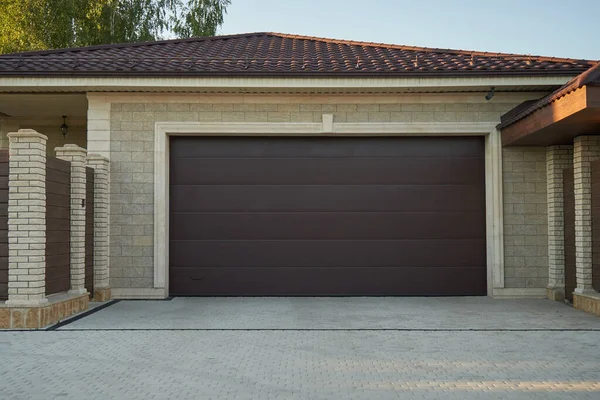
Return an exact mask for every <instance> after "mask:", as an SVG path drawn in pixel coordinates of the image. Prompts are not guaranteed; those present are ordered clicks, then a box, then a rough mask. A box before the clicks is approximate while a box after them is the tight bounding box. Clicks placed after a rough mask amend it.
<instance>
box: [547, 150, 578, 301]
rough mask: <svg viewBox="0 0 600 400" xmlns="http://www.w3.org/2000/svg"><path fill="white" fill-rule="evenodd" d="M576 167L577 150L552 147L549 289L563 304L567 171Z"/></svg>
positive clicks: (549, 157)
mask: <svg viewBox="0 0 600 400" xmlns="http://www.w3.org/2000/svg"><path fill="white" fill-rule="evenodd" d="M572 167H573V146H570V145H565V146H548V148H547V149H546V174H547V182H548V289H550V291H552V293H550V292H549V295H550V294H551V298H552V299H554V300H559V301H562V300H564V298H565V236H564V234H565V229H564V225H565V224H564V222H565V221H564V204H563V170H564V169H565V168H572Z"/></svg>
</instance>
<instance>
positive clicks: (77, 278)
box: [54, 144, 87, 294]
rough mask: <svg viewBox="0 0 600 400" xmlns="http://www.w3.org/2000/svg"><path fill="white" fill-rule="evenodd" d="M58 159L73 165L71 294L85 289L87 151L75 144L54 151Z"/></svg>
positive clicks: (82, 291) (81, 292) (83, 291)
mask: <svg viewBox="0 0 600 400" xmlns="http://www.w3.org/2000/svg"><path fill="white" fill-rule="evenodd" d="M54 151H55V152H56V158H60V159H61V160H65V161H69V162H70V163H71V290H70V292H71V293H74V294H83V293H86V289H85V184H86V176H85V167H86V156H87V150H86V149H84V148H81V147H79V146H77V145H74V144H66V145H64V147H57V148H56V149H54Z"/></svg>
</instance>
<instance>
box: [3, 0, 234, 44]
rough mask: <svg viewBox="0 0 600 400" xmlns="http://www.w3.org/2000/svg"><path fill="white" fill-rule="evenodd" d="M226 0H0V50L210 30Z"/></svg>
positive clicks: (187, 34)
mask: <svg viewBox="0 0 600 400" xmlns="http://www.w3.org/2000/svg"><path fill="white" fill-rule="evenodd" d="M230 3H231V0H0V53H13V52H18V51H27V50H44V49H57V48H65V47H78V46H91V45H98V44H110V43H130V42H140V41H148V40H160V39H164V38H165V37H172V36H173V35H176V36H177V37H183V38H185V37H195V36H209V35H214V34H215V33H216V31H217V28H218V27H219V26H221V25H222V24H223V16H224V15H225V14H226V12H227V6H229V4H230Z"/></svg>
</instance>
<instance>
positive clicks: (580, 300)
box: [573, 292, 600, 317]
mask: <svg viewBox="0 0 600 400" xmlns="http://www.w3.org/2000/svg"><path fill="white" fill-rule="evenodd" d="M573 307H574V308H577V309H579V310H583V311H585V312H588V313H590V314H594V315H597V316H599V317H600V293H597V292H595V293H577V292H575V293H573Z"/></svg>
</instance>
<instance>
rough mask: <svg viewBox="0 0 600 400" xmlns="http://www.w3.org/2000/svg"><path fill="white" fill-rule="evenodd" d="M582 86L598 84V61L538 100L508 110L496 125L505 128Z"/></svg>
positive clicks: (599, 65)
mask: <svg viewBox="0 0 600 400" xmlns="http://www.w3.org/2000/svg"><path fill="white" fill-rule="evenodd" d="M584 86H600V62H599V63H597V64H596V66H594V67H592V68H590V69H588V70H587V71H585V72H584V73H582V74H581V75H578V76H576V77H575V78H573V79H571V80H570V81H569V82H567V83H566V84H565V85H564V86H561V87H560V88H558V89H556V90H555V91H554V92H552V93H550V94H549V95H548V96H546V97H542V98H541V99H539V100H534V101H529V102H526V103H523V104H522V105H519V106H517V107H515V109H513V110H511V111H509V112H508V113H506V114H504V115H503V116H502V122H501V123H500V124H499V125H498V129H502V128H506V127H507V126H509V125H512V124H514V123H515V122H517V121H519V120H521V119H523V118H525V117H527V116H528V115H530V114H533V113H534V112H535V111H537V110H539V109H540V108H543V107H545V106H547V105H549V104H552V103H554V102H555V101H556V100H559V99H560V98H561V97H564V96H566V95H568V94H569V93H571V92H573V91H575V90H577V89H580V88H582V87H584Z"/></svg>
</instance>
